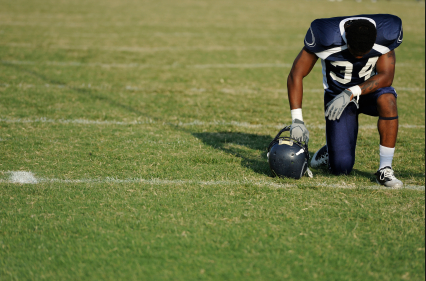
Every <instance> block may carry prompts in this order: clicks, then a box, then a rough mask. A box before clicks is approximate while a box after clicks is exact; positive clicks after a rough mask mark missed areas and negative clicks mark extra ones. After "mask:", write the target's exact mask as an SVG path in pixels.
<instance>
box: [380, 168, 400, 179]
mask: <svg viewBox="0 0 426 281" xmlns="http://www.w3.org/2000/svg"><path fill="white" fill-rule="evenodd" d="M385 178H389V179H391V180H394V179H396V177H395V176H394V175H393V170H392V169H383V170H381V171H380V180H384V179H385Z"/></svg>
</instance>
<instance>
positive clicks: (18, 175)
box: [0, 171, 425, 191]
mask: <svg viewBox="0 0 426 281" xmlns="http://www.w3.org/2000/svg"><path fill="white" fill-rule="evenodd" d="M6 174H9V179H7V180H0V183H15V184H37V183H71V184H79V183H92V184H102V183H119V184H120V183H141V184H150V185H160V186H161V185H184V184H197V185H244V184H254V185H257V186H268V187H273V188H289V187H297V185H295V184H288V183H283V184H279V183H273V182H267V181H250V180H243V181H197V180H166V179H142V178H131V179H117V178H110V177H107V178H103V179H99V178H98V179H77V180H62V179H55V178H42V177H40V178H36V177H35V176H34V174H33V173H32V172H25V171H8V172H6ZM315 186H317V187H330V188H342V189H355V188H365V189H386V190H389V189H390V188H385V187H382V186H379V185H377V186H368V185H366V186H356V185H355V184H347V183H344V182H342V183H341V184H326V183H318V184H316V185H315ZM401 189H411V190H419V191H424V190H425V187H424V186H421V185H405V186H403V187H402V188H401Z"/></svg>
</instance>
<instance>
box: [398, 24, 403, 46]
mask: <svg viewBox="0 0 426 281" xmlns="http://www.w3.org/2000/svg"><path fill="white" fill-rule="evenodd" d="M401 42H402V26H401V31H400V32H399V36H398V43H401Z"/></svg>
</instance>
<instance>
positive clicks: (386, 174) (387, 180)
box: [374, 166, 404, 188]
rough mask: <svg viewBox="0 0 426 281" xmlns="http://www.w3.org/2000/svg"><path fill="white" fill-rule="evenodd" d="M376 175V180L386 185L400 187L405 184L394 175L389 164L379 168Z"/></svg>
mask: <svg viewBox="0 0 426 281" xmlns="http://www.w3.org/2000/svg"><path fill="white" fill-rule="evenodd" d="M374 175H375V176H376V182H377V183H378V184H381V185H384V186H386V187H391V188H400V187H402V186H403V185H404V184H403V183H402V181H400V180H399V179H397V178H396V177H395V176H394V174H393V170H392V168H391V167H389V166H386V167H384V168H381V169H379V170H378V171H377V172H376V173H375V174H374Z"/></svg>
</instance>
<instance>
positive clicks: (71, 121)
mask: <svg viewBox="0 0 426 281" xmlns="http://www.w3.org/2000/svg"><path fill="white" fill-rule="evenodd" d="M0 122H5V123H20V124H25V123H51V124H81V125H122V126H128V125H143V124H160V125H173V126H180V127H189V126H235V127H242V128H265V127H267V128H278V129H279V128H283V127H284V126H285V125H284V124H250V123H247V122H238V121H220V120H217V121H216V120H215V121H210V122H205V121H199V120H194V121H192V122H186V123H185V122H178V123H172V122H161V121H160V122H158V121H155V120H152V119H150V118H147V119H145V120H135V121H115V120H111V121H108V120H87V119H50V118H46V117H41V118H34V119H26V118H2V117H0ZM307 127H308V128H314V129H325V125H307ZM399 127H400V128H404V129H424V128H425V126H424V125H412V124H400V125H399ZM359 128H360V129H376V128H377V125H376V124H367V125H360V126H359Z"/></svg>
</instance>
